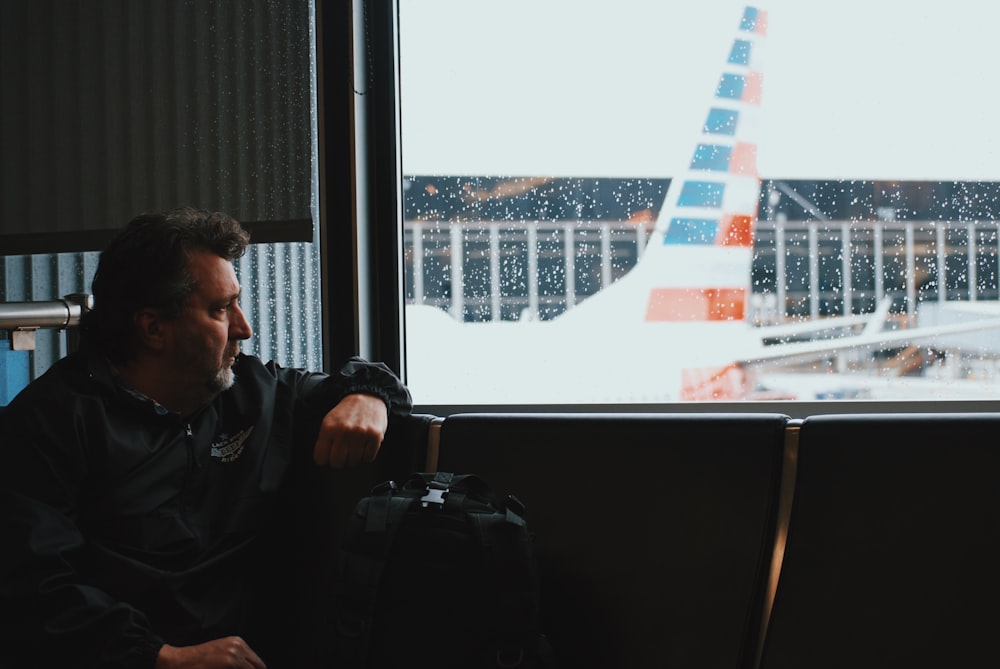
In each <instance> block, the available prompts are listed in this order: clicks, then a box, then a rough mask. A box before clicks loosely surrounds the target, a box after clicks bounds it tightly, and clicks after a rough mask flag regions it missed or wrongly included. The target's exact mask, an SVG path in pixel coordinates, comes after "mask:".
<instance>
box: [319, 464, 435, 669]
mask: <svg viewBox="0 0 1000 669" xmlns="http://www.w3.org/2000/svg"><path fill="white" fill-rule="evenodd" d="M398 491H399V489H398V487H397V486H396V483H395V482H394V481H387V482H386V483H383V484H381V485H379V486H376V487H375V488H374V489H373V490H372V493H371V495H369V497H368V498H367V499H366V500H365V507H366V513H365V514H364V515H363V516H362V517H358V516H357V515H355V516H354V517H353V518H351V521H350V523H349V525H348V532H349V533H352V534H353V536H354V537H355V542H354V543H355V546H354V547H352V548H351V549H350V550H347V549H346V548H342V549H341V551H340V555H339V571H338V574H337V576H338V578H337V582H336V584H335V588H334V592H335V597H334V600H333V607H334V610H335V618H334V619H335V624H336V633H337V639H336V643H335V647H334V655H335V657H336V658H337V661H338V662H337V664H336V666H338V667H341V666H342V667H351V668H353V667H359V668H360V667H366V666H367V663H368V649H369V647H370V644H371V632H372V624H373V621H374V618H375V604H376V599H377V597H378V588H379V581H380V580H381V578H382V571H383V569H384V568H385V563H386V559H387V558H388V555H389V550H390V548H391V547H392V542H393V539H394V538H395V534H396V530H397V529H398V528H399V526H400V525H401V524H402V519H403V516H405V515H406V513H407V512H408V511H409V509H410V507H411V506H412V505H413V504H414V503H416V502H417V501H418V500H417V499H416V498H415V497H410V496H402V495H398V494H397V493H398ZM362 522H363V523H364V527H359V525H360V524H361V523H362Z"/></svg>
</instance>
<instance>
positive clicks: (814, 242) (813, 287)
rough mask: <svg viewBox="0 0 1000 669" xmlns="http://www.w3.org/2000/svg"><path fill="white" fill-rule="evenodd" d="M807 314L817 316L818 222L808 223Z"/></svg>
mask: <svg viewBox="0 0 1000 669" xmlns="http://www.w3.org/2000/svg"><path fill="white" fill-rule="evenodd" d="M809 315H810V317H812V318H819V223H818V222H816V221H811V222H810V223H809Z"/></svg>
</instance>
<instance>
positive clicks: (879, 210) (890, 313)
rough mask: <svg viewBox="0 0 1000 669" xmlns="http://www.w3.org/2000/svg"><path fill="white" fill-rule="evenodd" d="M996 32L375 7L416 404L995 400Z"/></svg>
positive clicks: (722, 14)
mask: <svg viewBox="0 0 1000 669" xmlns="http://www.w3.org/2000/svg"><path fill="white" fill-rule="evenodd" d="M997 19H1000V9H998V8H995V7H993V6H991V5H986V4H982V3H975V2H971V1H966V0H962V1H960V2H959V4H958V5H957V6H955V5H949V7H948V8H947V10H946V11H942V10H941V8H940V7H939V6H935V5H931V4H930V3H910V4H909V5H905V6H901V5H899V4H898V3H893V2H888V1H887V0H877V1H876V2H860V0H850V1H848V2H844V3H839V4H838V5H836V7H820V6H817V5H814V4H810V3H796V2H792V1H791V0H775V1H773V2H769V3H767V4H766V6H765V5H762V6H761V7H759V8H757V7H753V6H751V7H745V6H744V5H743V4H742V3H737V2H724V3H697V2H680V1H664V0H627V1H626V2H615V3H610V2H609V3H578V2H573V1H572V0H564V1H556V2H546V3H537V2H532V1H531V0H512V1H511V2H505V3H500V4H496V3H472V4H470V3H467V2H463V1H462V0H421V1H420V2H416V1H415V0H400V2H399V50H400V119H401V128H402V130H401V132H402V142H401V154H402V171H403V193H404V195H403V199H404V206H403V218H404V221H403V224H404V250H403V253H404V255H403V257H404V263H405V272H404V274H405V280H406V286H405V300H406V303H407V307H406V317H405V346H406V362H407V364H406V369H407V382H408V383H409V385H410V387H411V389H412V390H413V392H414V396H415V399H416V400H417V402H418V403H421V402H422V403H426V404H428V405H465V404H515V405H524V404H566V403H574V402H579V403H585V404H587V403H605V402H610V403H615V404H621V403H650V402H651V403H672V402H678V401H681V402H683V401H694V402H702V401H704V402H706V403H708V404H710V405H711V404H712V401H713V400H714V401H715V402H719V401H730V400H735V401H740V402H745V401H747V400H750V401H753V400H782V401H787V402H791V401H804V402H811V401H822V400H834V399H840V400H844V399H849V400H866V401H867V400H873V401H903V400H918V401H926V400H933V401H951V400H961V401H969V400H983V401H991V400H996V399H998V398H1000V295H998V290H1000V280H998V276H1000V219H998V213H1000V212H998V207H1000V167H998V166H997V165H998V164H997V162H996V160H995V156H996V155H998V151H1000V131H998V130H997V126H996V124H995V122H994V121H993V118H992V112H991V110H992V109H993V108H994V103H996V102H997V101H998V100H997V99H995V98H997V97H998V94H995V93H993V92H992V89H991V88H990V87H989V86H985V85H984V83H983V82H987V81H991V80H992V69H993V64H994V61H995V56H994V55H993V54H992V53H991V43H992V35H991V33H990V27H991V26H994V25H996V24H997ZM754 128H755V129H756V130H755V131H754V132H750V131H751V130H753V129H754ZM734 268H739V269H734ZM716 406H717V405H716Z"/></svg>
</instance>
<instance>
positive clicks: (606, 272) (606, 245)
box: [601, 223, 641, 288]
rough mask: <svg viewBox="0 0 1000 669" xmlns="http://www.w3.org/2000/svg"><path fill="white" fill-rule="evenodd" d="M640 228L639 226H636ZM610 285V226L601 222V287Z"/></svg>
mask: <svg viewBox="0 0 1000 669" xmlns="http://www.w3.org/2000/svg"><path fill="white" fill-rule="evenodd" d="M636 229H641V226H636ZM610 285H611V226H610V225H609V224H608V223H601V288H607V287H608V286H610Z"/></svg>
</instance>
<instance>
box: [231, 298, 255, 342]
mask: <svg viewBox="0 0 1000 669" xmlns="http://www.w3.org/2000/svg"><path fill="white" fill-rule="evenodd" d="M252 336H253V328H251V327H250V322H249V321H248V320H247V317H246V315H245V314H244V313H243V310H242V309H240V305H239V304H236V305H235V308H234V309H233V319H232V320H231V321H230V324H229V338H230V339H249V338H250V337H252Z"/></svg>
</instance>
